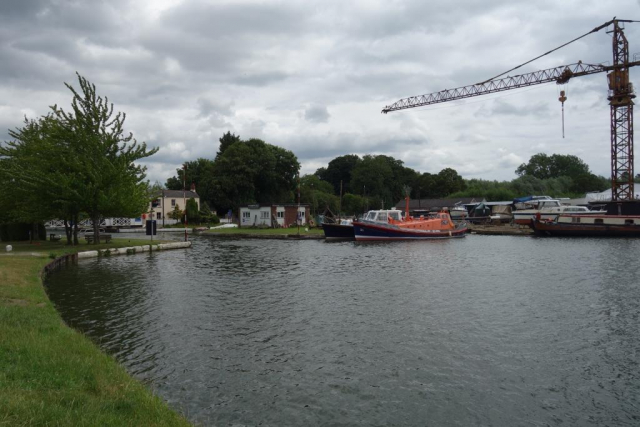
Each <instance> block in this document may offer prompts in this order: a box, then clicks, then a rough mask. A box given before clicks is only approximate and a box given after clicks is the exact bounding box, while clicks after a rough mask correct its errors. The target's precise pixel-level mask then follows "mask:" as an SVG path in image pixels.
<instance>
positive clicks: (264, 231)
mask: <svg viewBox="0 0 640 427" xmlns="http://www.w3.org/2000/svg"><path fill="white" fill-rule="evenodd" d="M207 233H216V234H217V233H220V234H245V235H251V234H254V235H286V234H298V227H289V228H252V227H236V228H214V229H212V230H208V231H205V232H204V234H207ZM300 235H301V236H316V235H324V232H323V231H322V228H316V227H314V228H308V231H306V229H305V227H300Z"/></svg>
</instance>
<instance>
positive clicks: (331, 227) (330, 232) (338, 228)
mask: <svg viewBox="0 0 640 427" xmlns="http://www.w3.org/2000/svg"><path fill="white" fill-rule="evenodd" d="M322 230H323V231H324V237H325V238H326V239H334V240H338V239H341V240H353V239H354V235H353V223H352V221H351V220H348V219H343V220H340V222H337V223H326V222H323V223H322Z"/></svg>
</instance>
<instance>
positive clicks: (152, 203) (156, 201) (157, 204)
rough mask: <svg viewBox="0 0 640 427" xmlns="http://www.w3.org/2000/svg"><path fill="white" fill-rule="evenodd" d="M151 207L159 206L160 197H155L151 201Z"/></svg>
mask: <svg viewBox="0 0 640 427" xmlns="http://www.w3.org/2000/svg"><path fill="white" fill-rule="evenodd" d="M151 207H152V208H159V207H160V199H155V200H154V201H153V202H151Z"/></svg>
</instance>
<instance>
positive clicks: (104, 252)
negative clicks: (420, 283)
mask: <svg viewBox="0 0 640 427" xmlns="http://www.w3.org/2000/svg"><path fill="white" fill-rule="evenodd" d="M190 247H191V242H172V243H160V244H157V245H141V246H130V247H125V248H111V249H101V250H97V251H83V252H77V253H75V254H67V255H62V256H60V257H57V258H56V259H54V260H53V261H51V262H50V263H49V264H47V265H45V266H44V267H43V268H42V272H41V274H40V277H42V278H43V279H44V277H46V276H47V275H48V274H49V273H51V272H52V271H55V270H57V269H59V268H60V267H62V266H63V265H69V264H73V263H76V262H78V260H79V259H84V258H97V257H110V256H113V255H133V254H140V253H143V252H156V251H165V250H169V249H183V248H190Z"/></svg>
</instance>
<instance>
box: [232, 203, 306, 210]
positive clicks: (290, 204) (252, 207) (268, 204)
mask: <svg viewBox="0 0 640 427" xmlns="http://www.w3.org/2000/svg"><path fill="white" fill-rule="evenodd" d="M272 206H294V207H295V206H298V204H297V203H262V204H259V203H252V204H250V205H242V206H239V207H240V208H249V209H258V208H269V207H272ZM300 206H301V207H310V206H311V205H310V204H309V203H300Z"/></svg>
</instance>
